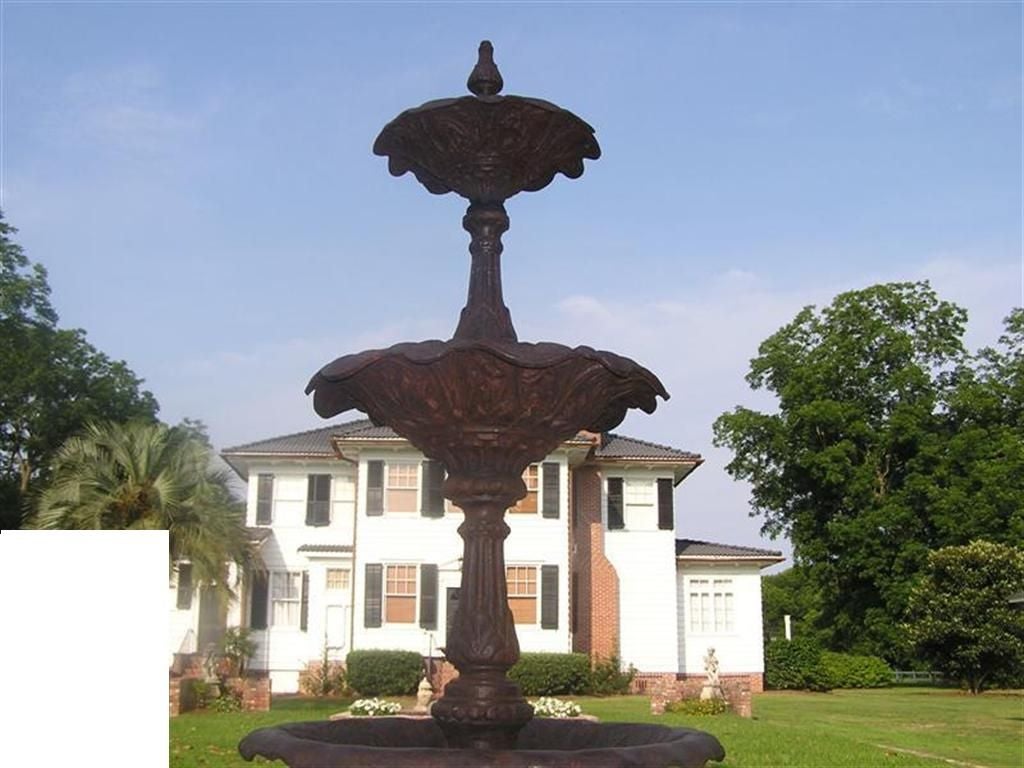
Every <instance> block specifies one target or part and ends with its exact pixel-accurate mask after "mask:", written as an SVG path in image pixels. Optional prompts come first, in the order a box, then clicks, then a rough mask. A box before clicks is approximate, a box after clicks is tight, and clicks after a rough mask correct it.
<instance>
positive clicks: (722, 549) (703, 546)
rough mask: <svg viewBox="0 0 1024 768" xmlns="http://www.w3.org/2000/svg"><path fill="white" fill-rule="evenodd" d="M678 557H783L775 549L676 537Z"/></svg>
mask: <svg viewBox="0 0 1024 768" xmlns="http://www.w3.org/2000/svg"><path fill="white" fill-rule="evenodd" d="M676 557H720V558H723V559H727V558H750V559H757V558H780V559H781V558H782V553H781V552H779V551H777V550H774V549H759V548H757V547H740V546H736V545H735V544H716V543H715V542H713V541H698V540H697V539H676Z"/></svg>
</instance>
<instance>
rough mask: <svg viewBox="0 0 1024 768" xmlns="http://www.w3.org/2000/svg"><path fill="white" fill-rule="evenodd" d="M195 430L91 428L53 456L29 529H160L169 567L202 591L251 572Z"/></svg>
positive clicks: (239, 513) (240, 510) (187, 426)
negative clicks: (232, 572) (187, 574)
mask: <svg viewBox="0 0 1024 768" xmlns="http://www.w3.org/2000/svg"><path fill="white" fill-rule="evenodd" d="M211 457H212V450H211V448H210V445H209V442H208V441H207V439H206V436H205V433H204V432H203V430H202V426H201V425H198V427H197V425H196V424H194V423H191V422H187V421H186V422H185V423H184V424H183V425H182V426H177V427H168V426H166V425H164V424H159V423H146V422H129V423H126V424H117V423H99V424H90V425H88V426H87V427H86V428H85V430H84V431H83V432H82V433H81V434H79V435H76V436H74V437H71V438H69V439H68V440H66V441H65V442H64V444H63V445H62V446H61V448H60V450H59V451H58V452H57V455H56V458H55V459H54V462H53V465H52V471H51V476H50V481H49V484H48V485H47V486H46V487H45V488H44V489H43V490H42V492H41V493H40V494H39V497H38V503H37V505H36V509H35V512H34V514H32V515H30V516H29V518H28V519H27V520H26V527H29V528H58V529H166V530H167V531H169V532H170V561H171V563H175V562H177V561H180V560H188V561H190V562H191V563H192V574H193V579H194V580H195V581H196V582H197V583H200V584H210V585H217V586H218V587H220V588H223V589H224V590H227V591H230V590H229V588H228V585H227V584H226V583H225V572H226V566H227V564H228V563H232V562H233V563H236V564H237V565H238V566H239V574H241V572H242V571H243V570H245V569H247V568H249V567H251V566H253V565H255V563H254V558H255V554H254V550H253V549H252V546H251V544H250V542H249V537H248V535H247V533H246V530H245V513H244V507H243V505H242V504H241V503H239V502H237V501H234V500H233V499H232V497H231V493H230V491H229V489H228V477H227V473H225V472H222V471H216V470H214V469H212V468H211V465H210V461H211Z"/></svg>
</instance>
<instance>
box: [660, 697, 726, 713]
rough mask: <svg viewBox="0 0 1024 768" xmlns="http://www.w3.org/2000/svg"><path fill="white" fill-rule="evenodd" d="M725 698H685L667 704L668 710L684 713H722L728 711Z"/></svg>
mask: <svg viewBox="0 0 1024 768" xmlns="http://www.w3.org/2000/svg"><path fill="white" fill-rule="evenodd" d="M728 709H729V705H728V704H727V703H726V701H725V699H683V700H682V701H670V702H669V703H668V704H666V705H665V711H666V712H678V713H680V714H682V715H702V716H703V715H720V714H722V713H723V712H726V711H728Z"/></svg>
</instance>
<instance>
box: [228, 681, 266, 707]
mask: <svg viewBox="0 0 1024 768" xmlns="http://www.w3.org/2000/svg"><path fill="white" fill-rule="evenodd" d="M227 685H228V688H230V689H231V690H232V691H234V692H235V695H237V696H238V697H239V698H240V699H241V701H242V711H243V712H269V711H270V676H269V675H262V676H259V677H254V676H249V677H232V678H229V679H228V681H227Z"/></svg>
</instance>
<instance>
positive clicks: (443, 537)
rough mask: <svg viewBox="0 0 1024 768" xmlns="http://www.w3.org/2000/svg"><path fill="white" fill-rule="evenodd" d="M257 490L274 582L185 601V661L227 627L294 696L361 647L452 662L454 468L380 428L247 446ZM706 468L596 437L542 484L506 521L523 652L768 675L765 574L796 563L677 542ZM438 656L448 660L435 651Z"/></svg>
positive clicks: (259, 579)
mask: <svg viewBox="0 0 1024 768" xmlns="http://www.w3.org/2000/svg"><path fill="white" fill-rule="evenodd" d="M222 455H223V457H224V459H225V460H226V461H227V462H228V463H229V464H230V465H231V466H232V467H233V468H234V470H235V471H236V472H237V473H238V474H239V476H240V477H241V478H242V479H243V480H245V481H247V486H248V501H247V524H248V526H250V530H251V532H252V534H253V538H254V541H256V542H258V546H259V547H260V550H261V554H262V559H263V562H264V565H265V566H266V573H265V574H261V575H257V576H255V577H254V578H252V579H251V580H250V581H249V583H248V584H246V585H245V588H244V591H243V597H242V599H241V600H240V601H238V602H237V603H235V604H233V605H231V606H229V607H228V608H227V609H224V608H221V607H220V606H219V604H217V603H216V601H215V600H214V599H213V597H212V595H209V594H198V593H195V594H194V593H193V590H192V588H191V584H190V583H189V582H188V581H187V579H188V574H187V568H186V569H185V570H184V571H183V579H182V580H181V581H180V582H176V583H174V584H172V585H171V598H172V611H171V613H172V622H171V623H172V629H171V632H172V637H171V651H172V653H174V652H189V651H194V650H202V649H203V648H204V647H206V643H207V642H209V640H210V638H213V637H215V636H216V633H217V625H218V622H219V623H220V624H219V626H220V627H221V628H223V627H224V626H226V625H242V626H248V627H251V628H252V630H253V633H252V637H253V639H254V640H256V642H257V646H258V651H257V655H256V657H255V658H254V659H253V661H252V664H251V667H252V668H253V669H261V670H267V671H269V673H270V676H271V682H272V686H273V689H274V690H275V691H277V692H287V691H294V690H296V689H297V685H298V674H299V671H300V670H301V669H302V668H303V667H304V666H305V665H306V664H307V663H308V662H309V661H311V660H316V659H319V658H321V656H322V655H323V652H324V648H325V646H326V648H327V652H328V655H329V656H331V657H332V658H337V659H343V658H344V657H345V655H346V654H347V653H348V652H349V651H350V650H353V649H366V648H401V649H406V650H413V651H417V652H419V653H421V654H422V655H424V656H426V655H428V654H429V653H431V651H432V650H434V649H437V648H443V647H444V645H445V641H446V635H447V627H448V624H449V620H450V618H451V616H452V614H453V610H454V608H455V606H456V605H457V603H458V594H459V582H460V577H461V571H460V568H461V555H462V539H461V538H460V537H459V535H458V533H457V531H456V529H457V528H458V526H459V524H460V522H461V521H462V512H461V510H459V509H458V508H457V507H454V506H452V505H451V503H450V502H446V501H445V500H444V499H443V498H442V496H441V493H440V486H441V482H442V481H443V479H444V470H443V467H441V466H440V465H438V464H437V463H435V462H432V461H427V460H425V459H424V457H423V455H422V454H420V453H419V452H418V451H416V450H415V449H414V448H413V447H412V446H411V445H410V444H409V443H408V442H407V441H406V440H405V439H403V438H400V437H398V436H397V435H396V434H395V433H394V432H393V431H391V430H390V429H389V428H387V427H376V426H374V425H373V424H371V423H370V422H369V421H367V420H361V421H354V422H348V423H343V424H336V425H332V426H327V427H322V428H319V429H315V430H310V431H308V432H302V433H298V434H294V435H285V436H283V437H275V438H270V439H268V440H261V441H258V442H254V443H249V444H246V445H241V446H237V447H234V448H229V449H227V450H225V451H223V453H222ZM701 462H702V459H701V457H700V456H699V455H697V454H694V453H689V452H686V451H681V450H678V449H675V448H669V447H667V446H659V445H654V444H652V443H647V442H644V441H641V440H635V439H632V438H628V437H624V436H621V435H614V434H605V435H595V434H590V433H580V434H579V435H578V436H577V437H575V438H573V439H572V440H569V441H567V442H565V443H564V444H563V445H562V446H561V447H560V448H559V449H558V450H556V451H555V452H554V453H552V454H551V455H550V456H548V457H546V458H545V460H544V461H543V462H540V463H538V464H536V465H533V466H531V467H529V468H528V469H527V471H526V473H525V475H524V480H525V481H526V485H527V488H528V490H529V493H528V495H527V497H526V498H524V499H523V500H521V501H520V502H519V503H518V504H517V505H516V506H515V507H514V508H512V509H510V510H509V512H508V514H507V515H506V520H507V521H508V524H509V527H510V529H511V533H510V534H509V537H508V539H507V540H506V542H505V561H506V576H507V583H508V593H509V606H510V608H511V610H512V613H513V616H514V618H515V621H516V631H517V633H518V635H519V642H520V646H521V648H522V650H523V651H552V652H569V651H577V652H583V653H588V654H590V655H591V656H593V657H595V658H608V657H610V656H612V655H613V654H617V655H618V656H619V658H620V661H621V663H622V664H623V665H627V664H633V665H634V666H635V667H636V668H637V669H638V670H640V671H641V672H642V673H647V674H662V675H664V674H674V675H680V676H687V675H703V662H702V657H703V655H704V654H705V653H706V651H707V648H708V647H710V646H714V647H715V648H716V652H717V656H718V658H719V659H720V662H721V665H722V673H723V675H738V676H749V677H750V679H751V686H752V688H753V689H754V690H759V689H760V686H761V677H762V671H763V666H762V665H763V661H762V645H761V643H762V633H761V583H760V570H761V568H764V567H765V566H767V565H771V564H773V563H777V562H780V561H781V560H782V557H781V555H780V553H778V552H772V551H768V550H761V549H753V548H749V547H732V546H727V545H719V544H710V543H707V542H696V541H691V540H686V539H676V537H675V528H676V517H675V509H674V498H675V493H674V489H675V487H676V486H677V485H678V484H679V483H681V482H682V481H683V480H684V479H685V478H686V477H687V476H688V475H689V473H690V472H692V471H693V470H694V469H695V468H696V467H698V466H699V465H700V464H701ZM435 653H436V650H435Z"/></svg>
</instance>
